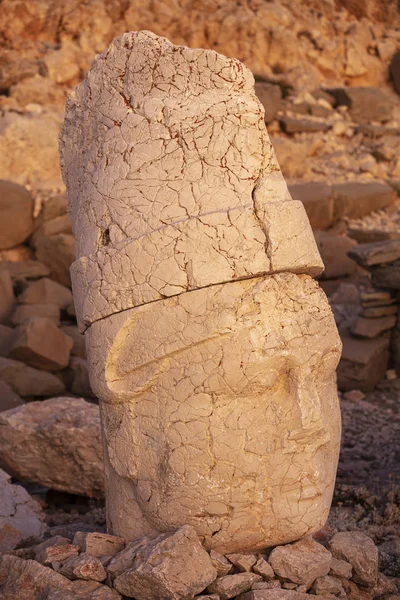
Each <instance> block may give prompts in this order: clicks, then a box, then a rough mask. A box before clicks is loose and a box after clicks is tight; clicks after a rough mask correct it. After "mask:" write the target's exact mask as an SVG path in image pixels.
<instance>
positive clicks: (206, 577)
mask: <svg viewBox="0 0 400 600" xmlns="http://www.w3.org/2000/svg"><path fill="white" fill-rule="evenodd" d="M320 535H321V537H322V538H323V543H320V542H318V541H316V540H315V539H313V538H312V537H309V538H305V539H303V540H301V541H299V542H295V543H293V544H287V545H285V546H277V547H276V548H272V549H271V548H269V549H266V551H265V553H261V554H228V555H227V556H223V555H222V554H219V553H218V552H215V551H214V550H211V551H210V552H207V551H206V549H205V548H204V547H203V546H202V545H201V542H200V540H199V538H198V537H197V535H196V533H195V531H194V529H193V528H191V527H190V526H188V525H185V526H183V527H181V528H180V529H178V530H177V531H175V532H170V533H165V534H162V535H160V536H158V537H156V538H143V539H141V540H138V541H135V542H130V543H126V542H125V540H124V539H123V538H120V537H117V536H113V535H108V534H103V533H97V532H80V531H78V532H76V533H75V535H74V536H73V537H72V538H67V537H63V536H60V535H56V536H53V537H49V538H48V539H46V540H44V541H41V542H39V543H37V542H36V543H31V544H25V545H24V547H21V548H20V549H18V550H14V551H10V552H8V553H3V554H2V555H1V556H0V591H1V594H2V598H4V600H25V599H26V598H27V597H28V596H27V594H29V600H60V599H62V600H67V599H68V600H70V599H71V598H77V599H82V600H95V599H96V600H117V599H118V598H134V599H135V600H161V599H162V600H191V599H192V598H199V599H200V598H201V599H202V600H206V599H208V600H229V599H230V598H232V599H233V598H236V599H237V600H307V599H308V598H310V597H311V598H313V597H315V596H317V597H319V598H321V600H328V599H329V600H334V599H335V598H341V599H345V598H348V599H349V600H373V599H376V598H380V599H381V600H397V599H398V598H399V595H398V589H397V586H396V583H395V581H394V580H391V579H389V578H387V577H386V576H385V575H383V574H382V573H379V572H378V550H377V548H376V546H375V544H374V543H373V541H372V540H371V539H370V538H369V537H367V536H366V535H364V534H363V533H359V532H355V533H354V532H352V533H348V532H343V533H337V534H335V535H333V536H332V534H331V533H329V534H328V535H327V531H324V532H321V534H320Z"/></svg>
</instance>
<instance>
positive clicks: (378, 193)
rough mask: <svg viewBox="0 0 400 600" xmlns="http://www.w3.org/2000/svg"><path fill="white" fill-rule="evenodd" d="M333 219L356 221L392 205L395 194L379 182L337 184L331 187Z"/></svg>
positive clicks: (387, 186)
mask: <svg viewBox="0 0 400 600" xmlns="http://www.w3.org/2000/svg"><path fill="white" fill-rule="evenodd" d="M332 192H333V200H334V218H335V219H339V218H342V217H348V218H350V219H358V218H360V217H363V216H364V215H367V214H368V213H370V212H373V211H374V210H379V209H381V208H384V207H385V206H388V205H390V204H393V203H394V201H395V199H396V192H395V191H394V190H393V189H392V188H391V187H390V186H389V185H387V184H386V183H382V182H380V181H372V182H367V183H363V182H358V181H350V182H347V183H337V184H334V185H333V186H332Z"/></svg>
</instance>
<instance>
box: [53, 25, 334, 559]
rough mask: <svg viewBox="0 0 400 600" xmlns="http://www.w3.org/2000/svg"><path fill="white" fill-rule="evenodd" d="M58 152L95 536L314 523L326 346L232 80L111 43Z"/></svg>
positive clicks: (224, 543)
mask: <svg viewBox="0 0 400 600" xmlns="http://www.w3.org/2000/svg"><path fill="white" fill-rule="evenodd" d="M61 156H62V168H63V174H64V179H65V182H66V185H67V188H68V196H69V202H70V215H71V220H72V225H73V229H74V233H75V236H76V244H77V260H76V261H75V263H74V264H73V266H72V268H71V278H72V282H73V291H74V300H75V305H76V310H77V318H78V323H79V326H80V328H81V330H82V331H85V330H86V333H85V335H86V340H87V348H88V361H89V371H90V378H91V383H92V387H93V389H94V391H95V392H96V393H97V395H98V397H99V398H100V400H101V411H102V420H103V430H104V442H105V443H104V447H105V457H106V463H107V464H106V475H107V486H106V487H107V500H108V521H109V528H110V530H111V531H113V532H115V533H117V534H120V535H123V536H124V537H127V538H128V539H136V538H140V537H141V536H143V535H145V534H150V535H152V534H157V533H159V532H160V531H168V530H172V529H174V528H176V527H178V526H180V525H183V524H185V523H189V524H192V525H193V526H194V527H195V528H196V530H197V532H198V533H199V535H201V536H202V538H203V540H204V543H205V545H206V546H207V547H208V548H215V549H217V550H220V551H223V552H235V551H246V550H255V549H258V548H263V547H265V546H269V545H275V544H282V543H285V542H289V541H292V540H295V539H298V538H300V537H302V536H304V535H306V534H309V533H311V532H312V531H315V530H316V529H318V528H319V527H321V526H322V525H323V523H324V522H325V520H326V517H327V514H328V510H329V506H330V502H331V496H332V491H333V485H334V479H335V472H336V466H337V458H338V450H339V440H340V415H339V408H338V400H337V396H336V381H335V368H336V365H337V362H338V359H339V352H340V341H339V337H338V334H337V331H336V327H335V324H334V321H333V317H332V313H331V311H330V308H329V305H328V303H327V300H326V298H325V296H324V294H323V293H322V292H321V290H320V289H319V288H318V285H317V284H316V283H315V282H314V281H313V280H312V279H311V278H310V277H309V276H310V275H311V276H312V275H316V274H318V273H321V271H322V269H323V265H322V262H321V258H320V256H319V253H318V249H317V247H316V244H315V240H314V237H313V234H312V231H311V228H310V225H309V222H308V219H307V215H306V213H305V210H304V207H303V205H302V203H301V202H298V201H295V200H292V199H291V197H290V194H289V192H288V190H287V186H286V183H285V181H284V179H283V176H282V173H281V172H280V169H279V166H278V165H277V163H276V160H275V157H274V153H273V151H272V149H271V144H270V142H269V138H268V134H267V131H266V128H265V124H264V119H263V110H262V107H261V105H260V103H259V101H258V100H257V98H256V96H255V93H254V78H253V76H252V74H251V73H250V71H249V70H248V69H247V68H246V67H245V66H244V65H242V64H241V63H239V61H237V60H235V59H231V58H226V57H224V56H222V55H220V54H217V53H216V52H213V51H211V50H192V49H189V48H184V47H182V46H174V45H173V44H171V43H170V42H168V40H165V39H164V38H159V37H157V36H155V35H154V34H152V33H150V32H131V33H129V34H124V35H123V36H121V37H120V38H117V39H116V40H114V41H113V42H112V43H111V45H110V47H109V48H108V49H107V50H106V51H105V52H104V53H103V54H102V55H100V56H98V57H97V58H96V60H95V62H94V65H93V67H92V69H91V71H90V72H89V73H88V76H87V78H86V80H85V82H84V83H83V84H81V85H80V86H79V87H78V88H77V91H76V95H75V97H74V98H72V99H71V100H70V101H69V103H68V105H67V110H66V118H65V124H64V130H63V132H62V135H61Z"/></svg>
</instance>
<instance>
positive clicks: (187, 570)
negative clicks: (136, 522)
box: [114, 525, 261, 600]
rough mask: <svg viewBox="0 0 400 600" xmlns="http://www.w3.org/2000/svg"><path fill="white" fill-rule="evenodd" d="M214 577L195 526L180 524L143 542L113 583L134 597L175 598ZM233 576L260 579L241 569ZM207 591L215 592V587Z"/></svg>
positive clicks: (200, 588)
mask: <svg viewBox="0 0 400 600" xmlns="http://www.w3.org/2000/svg"><path fill="white" fill-rule="evenodd" d="M216 577H217V571H216V569H215V568H214V567H213V565H212V562H211V558H210V556H209V555H208V553H207V552H206V550H205V549H204V548H203V547H202V545H201V543H200V540H199V538H198V537H197V534H196V532H195V530H194V529H193V527H190V526H189V525H184V526H183V527H181V528H180V529H178V531H176V532H175V533H172V534H170V533H168V534H162V535H160V536H158V537H157V538H155V539H151V540H148V541H147V542H146V543H143V544H142V545H141V546H140V548H139V549H138V551H137V553H136V556H135V558H134V561H133V567H132V568H131V569H128V570H127V571H125V572H124V573H122V574H121V575H119V576H118V577H116V579H115V581H114V587H115V588H116V589H117V590H118V591H119V592H120V593H121V594H124V595H125V596H128V597H131V598H132V597H134V598H135V600H159V598H163V599H164V600H179V598H182V597H184V598H192V597H193V596H195V595H196V594H199V593H200V592H202V591H203V590H204V589H205V588H206V587H207V586H208V585H210V583H211V582H212V581H214V580H215V578H216ZM226 577H235V576H232V575H227V576H226ZM237 577H253V578H260V579H261V577H260V576H259V575H255V574H254V573H243V574H241V575H238V576H237ZM254 581H255V579H253V582H254ZM247 589H249V588H247ZM207 591H209V592H210V593H211V594H214V593H218V592H217V590H211V589H208V590H207ZM227 597H228V596H227ZM230 597H231V596H230Z"/></svg>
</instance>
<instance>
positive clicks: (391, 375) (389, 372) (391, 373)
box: [386, 369, 397, 381]
mask: <svg viewBox="0 0 400 600" xmlns="http://www.w3.org/2000/svg"><path fill="white" fill-rule="evenodd" d="M386 379H387V380H388V381H395V379H397V373H396V371H395V370H394V369H388V370H387V371H386Z"/></svg>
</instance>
